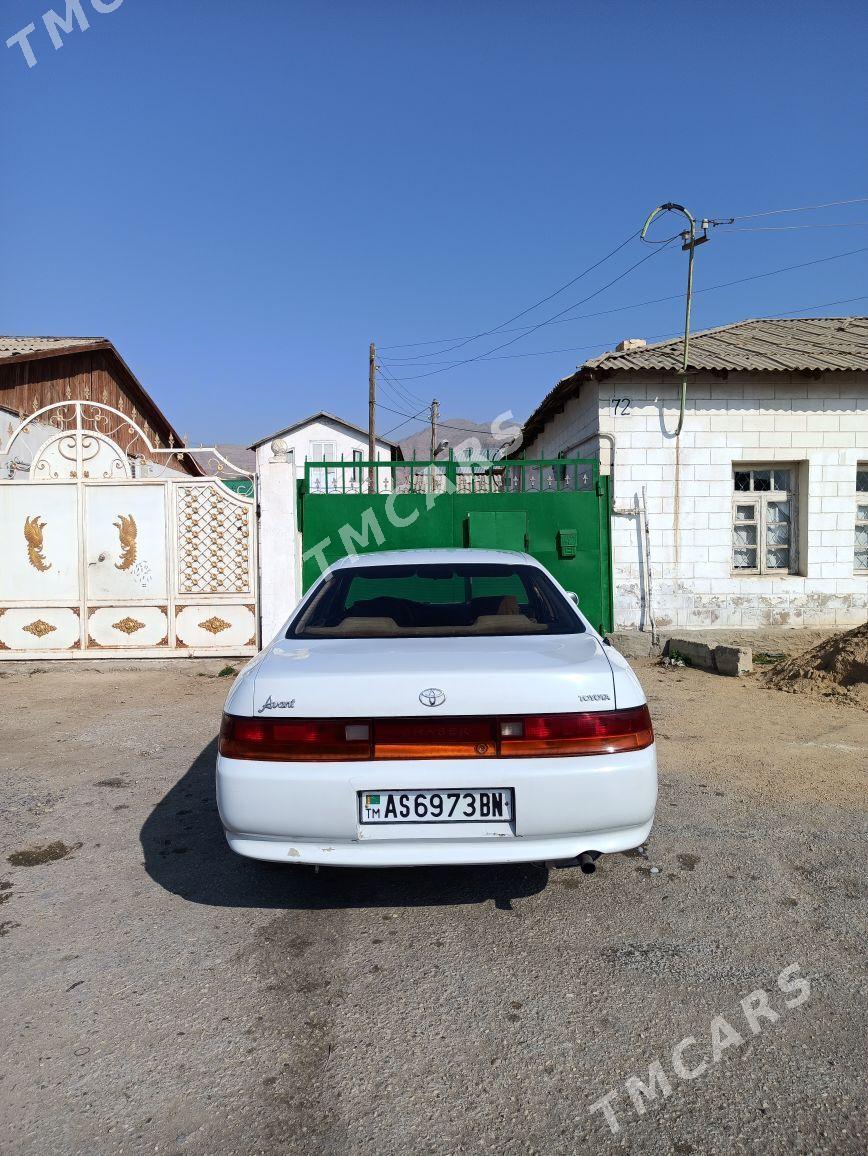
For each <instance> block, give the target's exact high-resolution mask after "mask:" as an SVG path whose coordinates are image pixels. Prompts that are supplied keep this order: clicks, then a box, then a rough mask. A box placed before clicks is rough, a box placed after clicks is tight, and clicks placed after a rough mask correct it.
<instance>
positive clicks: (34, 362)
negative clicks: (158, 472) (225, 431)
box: [0, 337, 203, 477]
mask: <svg viewBox="0 0 868 1156" xmlns="http://www.w3.org/2000/svg"><path fill="white" fill-rule="evenodd" d="M68 400H72V401H85V402H86V401H91V402H100V403H102V404H104V405H108V406H111V407H112V408H113V409H117V410H120V411H121V413H123V414H124V415H125V416H127V417H129V418H130V419H131V420H132V421H134V422H135V423H136V425H138V426H139V428H140V429H141V430H142V432H143V433H144V435H145V437H146V438H147V439H148V441H149V442H150V444H151V445H153V446H154V447H155V448H168V447H169V446H170V445H173V446H178V445H180V444H181V437H180V436H179V434H178V432H177V430H175V429H174V428H173V426H172V425H171V423H170V422H169V420H168V418H167V417H166V416H165V414H164V413H163V412H162V410H161V409H160V408H159V406H158V405H157V404H156V402H155V401H154V400H153V398H152V397H150V396H149V394H148V393H147V391H146V390H145V388H144V386H143V385H142V384H141V382H140V381H139V380H138V378H137V377H136V376H135V374H134V373H133V371H132V370H131V369H130V368H129V366H128V365H127V364H126V362H125V361H124V359H123V358H122V357H121V355H120V354H119V353H118V351H117V350H116V349H115V347H114V345H112V343H111V342H110V341H109V340H108V339H107V338H105V337H0V474H2V476H3V477H10V476H12V477H14V476H18V475H22V476H23V475H24V474H25V473H26V471H27V470H28V468H29V462H28V460H27V458H28V455H29V453H31V452H32V451H33V450H34V449H36V448H37V447H38V446H39V445H41V444H42V443H43V442H44V441H45V440H46V438H47V437H49V436H50V435H51V434H54V433H56V432H57V429H56V427H55V426H54V425H51V424H49V421H48V419H49V418H50V417H52V416H54V417H55V420H57V414H56V411H55V414H54V415H51V414H49V415H46V420H45V421H44V422H40V421H39V420H37V421H35V422H33V423H32V425H31V428H30V429H29V431H28V432H27V433H26V434H22V435H21V437H19V438H18V439H16V442H15V445H14V447H13V451H14V452H12V453H11V454H10V455H8V460H7V456H4V455H3V452H2V451H3V449H4V447H5V446H6V443H7V442H8V440H9V438H10V436H11V435H12V432H13V431H14V429H15V428H16V427H17V425H18V423H19V422H20V420H21V419H22V418H23V417H30V416H31V415H32V414H34V413H36V412H37V411H39V410H41V409H43V408H45V407H46V406H49V405H52V404H55V403H57V402H65V401H68ZM110 424H111V426H112V428H113V429H114V426H115V425H116V424H117V422H116V421H112V422H111V423H110ZM113 436H114V439H115V441H116V442H117V443H118V445H120V447H121V448H122V449H123V450H130V451H131V453H132V454H135V455H136V457H137V459H138V460H140V461H144V462H147V460H148V459H149V458H153V462H154V464H156V463H160V466H161V469H163V468H164V466H165V462H164V459H162V460H161V455H150V454H148V453H147V451H146V450H145V449H144V448H143V447H142V445H141V444H140V441H136V434H135V432H134V431H133V430H132V429H130V428H129V427H122V428H120V429H117V430H115V431H114V434H113ZM172 468H173V472H174V471H176V470H181V471H182V472H185V473H189V474H193V475H195V476H200V475H201V474H202V472H203V471H202V469H201V468H200V466H199V465H198V463H197V462H196V461H195V460H193V459H192V458H190V457H189V456H186V455H185V457H184V458H183V459H182V460H181V461H180V462H178V461H177V459H173V463H172ZM145 472H146V471H145Z"/></svg>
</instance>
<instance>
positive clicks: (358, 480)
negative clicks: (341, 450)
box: [353, 450, 364, 486]
mask: <svg viewBox="0 0 868 1156" xmlns="http://www.w3.org/2000/svg"><path fill="white" fill-rule="evenodd" d="M363 460H364V455H363V454H362V451H361V450H353V482H354V484H355V485H357V486H361V484H362V471H361V468H360V466H359V465H357V464H356V463H358V462H361V461H363Z"/></svg>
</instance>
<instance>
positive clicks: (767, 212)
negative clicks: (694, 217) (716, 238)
mask: <svg viewBox="0 0 868 1156" xmlns="http://www.w3.org/2000/svg"><path fill="white" fill-rule="evenodd" d="M866 202H868V197H850V198H848V199H847V200H845V201H824V202H823V204H821V205H796V206H794V207H793V208H788V209H762V210H761V211H760V212H758V213H741V214H740V215H739V216H737V217H727V218H726V220H728V221H749V220H752V219H753V218H754V217H776V216H779V215H780V214H781V213H809V212H813V211H814V210H815V209H833V208H837V207H838V206H839V205H863V204H865V203H866ZM709 220H711V218H709Z"/></svg>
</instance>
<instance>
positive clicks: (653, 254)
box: [396, 242, 671, 381]
mask: <svg viewBox="0 0 868 1156" xmlns="http://www.w3.org/2000/svg"><path fill="white" fill-rule="evenodd" d="M670 243H671V242H670ZM665 249H666V245H662V246H661V247H660V248H659V249H653V250H652V251H651V252H650V253H646V255H645V256H644V257H641V258H640V259H639V260H638V261H634V263H633V264H632V265H630V266H629V267H628V268H627V269H625V270H624V271H623V272H622V273H619V274H618V276H617V277H613V278H612V280H611V281H607V282H606V284H605V285H601V286H600V288H599V289H595V290H594V292H593V293H589V294H588V296H587V297H583V298H582V299H581V301H574V302H573V303H572V304H571V305H567V306H566V308H564V309H562V310H561V311H560V313H555V314H554V315H553V316H552V317H548V318H546V320H545V321H540V322H538V323H537V324H536V325H533V326H531V328H530V329H528V330H527V332H526V333H521V334H519V335H518V337H513V338H511V339H510V340H509V341H504V342H503V343H502V344H501V345H495V347H494V348H493V349H489V350H487V351H486V352H485V353H477V354H476V355H475V356H474V357H465V358H463V359H462V360H460V361H455V362H452V364H451V365H446V366H443V367H442V368H440V369H430V370H428V372H427V373H416V374H412V375H411V376H410V377H407V378H397V379H396V380H400V381H417V380H419V379H420V378H423V377H433V376H434V375H435V374H438V373H446V372H448V370H450V369H457V368H458V367H459V366H462V365H470V364H472V363H473V362H474V361H480V360H481V359H482V358H483V357H490V356H491V354H493V353H498V352H499V351H500V350H501V349H506V348H507V347H508V346H510V345H514V344H515V343H516V341H521V340H522V338H523V337H526V336H527V335H528V334H530V333H535V332H536V330H537V329H542V328H543V327H544V326H545V325H551V324H552V323H553V322H554V321H556V320H557V319H558V318H559V317H561V316H562V315H563V314H564V313H568V312H569V311H570V309H575V308H576V306H578V305H583V304H584V303H585V302H586V301H590V300H591V299H592V298H594V297H599V295H600V294H601V293H605V291H606V290H607V289H610V288H611V287H612V286H613V285H615V284H617V282H618V281H622V280H623V279H624V278H625V277H626V276H627V275H628V274H629V273H632V272H633V270H634V269H638V267H639V266H640V265H644V264H645V262H646V261H650V260H651V259H652V258H653V257H656V256H658V255H659V254H660V253H662V252H664V251H665Z"/></svg>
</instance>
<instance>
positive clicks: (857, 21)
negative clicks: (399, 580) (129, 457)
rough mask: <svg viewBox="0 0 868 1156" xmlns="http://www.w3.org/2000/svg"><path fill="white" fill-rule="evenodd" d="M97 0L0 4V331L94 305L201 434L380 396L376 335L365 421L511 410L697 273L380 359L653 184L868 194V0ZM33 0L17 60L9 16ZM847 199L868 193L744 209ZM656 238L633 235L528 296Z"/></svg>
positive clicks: (771, 305)
mask: <svg viewBox="0 0 868 1156" xmlns="http://www.w3.org/2000/svg"><path fill="white" fill-rule="evenodd" d="M82 4H83V7H84V10H85V12H86V13H87V14H88V18H89V21H90V28H89V29H88V30H87V31H85V32H82V31H81V30H79V29H77V28H76V29H75V30H74V31H73V32H72V33H71V34H69V35H65V34H64V36H63V47H62V48H61V49H60V50H55V49H54V48H53V47H52V44H51V41H50V39H49V37H48V35H47V33H46V31H45V28H44V26H43V23H42V14H43V12H44V11H46V10H47V9H48V8H49V7H50V6H52V4H51V3H50V0H4V2H3V4H2V7H0V33H2V37H0V100H2V105H0V107H2V112H0V117H2V121H0V131H2V144H3V149H2V155H3V157H4V162H5V163H4V166H3V170H4V173H3V180H2V182H0V209H2V218H3V246H2V266H0V269H2V272H0V317H2V321H0V330H2V331H3V332H5V333H38V334H99V335H106V336H108V337H110V338H111V339H112V340H113V341H114V342H115V343H116V345H117V346H118V348H119V349H120V351H121V353H122V354H123V356H124V357H125V358H126V359H127V361H128V362H129V363H130V365H131V366H132V367H133V369H134V370H135V371H136V372H137V374H138V375H139V377H140V378H141V380H142V381H143V383H144V384H145V385H146V387H147V388H148V389H149V390H150V391H151V392H152V393H153V395H154V396H155V398H156V399H157V401H158V402H159V403H160V404H161V405H162V406H163V408H164V409H165V410H166V412H167V414H168V415H169V417H170V418H171V419H172V420H173V421H174V423H175V424H176V425H177V426H178V427H179V428H181V429H183V430H185V431H188V432H189V433H190V435H191V437H192V438H193V440H194V441H200V440H204V441H206V442H208V441H211V440H220V441H250V440H253V439H254V438H256V437H259V436H264V435H265V434H267V433H269V432H270V431H271V430H273V429H276V428H278V427H280V426H283V425H286V424H288V423H289V422H291V421H294V420H296V419H298V418H299V417H301V416H303V415H305V414H306V413H308V412H310V411H313V410H317V409H320V408H323V409H329V410H333V411H335V412H338V413H340V414H342V415H344V416H346V417H347V418H349V419H350V420H354V421H357V422H361V423H364V422H365V421H366V405H367V351H368V342H369V341H371V340H375V341H376V342H377V343H378V346H379V347H380V348H381V352H382V357H383V359H384V365H385V366H386V367H387V369H388V372H389V373H390V374H392V375H393V376H396V377H398V378H399V379H401V380H402V383H403V390H404V391H406V392H402V390H401V389H399V387H397V386H394V385H391V386H389V385H387V386H386V387H384V389H383V391H382V395H381V396H382V401H383V404H384V406H388V407H389V408H388V409H386V408H384V409H383V410H382V412H381V413H380V416H379V428H380V430H383V431H385V430H387V429H388V428H390V427H391V426H393V425H395V424H396V423H398V422H400V421H401V417H400V416H398V415H397V414H394V413H392V412H389V411H390V410H400V411H402V412H403V413H412V412H416V409H420V408H421V407H422V405H423V404H425V403H426V402H427V401H429V400H430V399H431V398H432V397H435V396H436V397H437V398H438V399H439V400H440V404H441V413H442V414H443V415H444V416H447V417H448V416H449V415H452V416H458V415H460V416H463V417H467V418H473V419H476V420H487V419H489V418H491V417H493V416H494V415H495V414H497V413H499V412H501V411H504V410H507V409H511V410H512V411H513V412H514V413H515V414H516V415H518V416H519V417H522V416H525V415H526V414H527V413H528V412H529V411H530V410H531V409H532V408H533V407H534V406H535V405H536V403H537V402H538V401H539V400H540V399H541V397H542V396H543V395H544V394H545V393H546V392H547V391H548V390H549V389H550V388H551V386H552V385H553V384H554V382H555V381H557V380H558V379H559V378H560V377H563V376H565V375H566V374H568V373H569V372H571V370H572V369H573V368H574V366H575V365H576V364H577V363H579V362H581V361H583V360H584V359H585V358H587V357H589V356H593V355H594V354H596V353H599V352H601V351H602V350H603V349H605V348H608V347H611V345H612V343H613V342H614V341H617V340H619V339H620V338H621V337H626V336H638V337H646V338H650V337H655V336H658V335H664V334H670V333H674V332H675V331H677V330H678V329H679V327H680V324H681V312H682V305H681V302H679V301H677V300H673V301H669V302H661V303H658V304H655V305H650V306H645V307H643V308H639V309H631V310H623V311H619V312H614V313H611V314H605V315H602V316H598V317H590V318H585V319H583V320H577V321H571V322H569V323H567V324H558V325H549V326H544V327H543V328H541V329H539V331H538V332H536V333H531V334H529V335H527V336H525V337H523V338H522V339H521V340H519V341H517V342H515V343H514V344H512V345H510V346H509V347H508V348H506V349H503V350H502V351H501V352H502V355H501V357H499V358H497V359H492V360H480V361H475V362H473V363H471V364H468V365H464V366H459V367H456V368H454V369H451V370H447V371H445V372H439V371H440V370H441V369H443V367H442V366H441V365H433V364H432V365H427V364H426V365H424V366H423V365H419V364H413V363H400V362H398V361H397V360H395V359H397V358H400V357H408V356H413V355H417V354H420V353H424V354H425V355H426V356H425V357H424V358H420V359H419V360H420V361H421V360H425V361H426V362H437V361H446V362H449V361H450V360H457V359H459V358H463V357H466V356H474V355H476V354H478V353H485V352H486V351H487V350H490V349H492V348H493V347H494V346H495V345H498V344H501V343H502V342H504V341H507V340H510V339H511V338H512V337H513V336H516V334H515V333H512V332H509V333H506V334H501V333H497V334H494V335H491V336H489V337H487V338H485V339H481V340H479V341H476V342H473V343H471V344H469V345H468V346H466V347H464V348H463V349H462V350H460V351H455V352H453V353H451V354H449V353H446V354H443V355H442V357H440V358H438V357H437V356H436V354H437V352H438V350H439V349H440V348H442V347H438V345H436V344H433V345H430V346H417V347H408V348H394V346H396V345H398V344H402V343H406V342H416V341H422V340H428V339H438V338H441V337H446V338H453V337H464V336H466V335H469V334H474V333H478V332H479V331H481V330H487V329H490V328H492V327H493V326H496V325H498V324H499V323H501V322H503V321H504V320H506V319H507V318H510V317H512V316H513V315H514V314H516V313H518V312H519V311H520V310H522V309H524V308H525V307H526V306H528V305H530V304H532V303H533V302H535V301H537V300H538V299H539V298H542V297H544V296H546V295H547V294H548V293H550V292H551V291H552V290H554V289H555V288H557V287H558V286H559V285H561V284H563V283H564V282H566V281H567V280H569V279H570V278H571V277H573V276H575V275H576V274H577V273H579V272H580V271H581V270H582V269H583V268H585V267H586V266H588V265H589V264H591V263H592V262H593V261H595V260H597V259H598V258H600V257H602V256H603V255H604V254H606V253H607V252H608V251H610V250H611V249H613V248H614V247H615V245H617V244H618V243H619V242H621V241H623V240H624V239H625V238H627V237H628V236H630V234H631V233H632V232H634V231H635V230H637V229H638V228H639V227H640V225H641V223H642V221H643V219H644V217H645V215H646V214H647V213H648V211H649V210H650V209H652V208H653V207H654V206H655V205H656V204H658V203H660V202H661V201H668V200H675V201H682V202H683V203H684V204H686V205H687V206H689V207H690V208H691V209H692V210H693V211H694V212H695V213H696V215H697V216H700V217H701V216H718V217H720V216H724V217H725V216H731V215H740V214H746V213H751V212H754V211H757V210H763V209H773V208H783V207H788V206H799V205H811V204H816V203H819V202H826V201H836V200H843V199H848V198H854V197H858V196H866V195H868V150H866V148H865V140H866V117H865V108H866V96H868V91H866V89H868V73H866V69H865V67H864V46H865V43H866V38H868V8H866V7H865V5H864V4H863V3H860V2H856V0H854V2H852V3H850V2H841V0H831V2H829V3H826V4H823V5H819V4H815V3H803V2H795V3H762V4H756V3H751V4H744V3H740V2H739V0H734V2H731V3H728V4H726V5H721V4H719V3H716V4H704V3H684V4H679V3H672V2H670V3H666V2H661V3H638V2H635V3H633V2H631V3H625V2H623V0H615V2H612V3H606V4H602V3H593V4H591V3H582V2H578V3H577V2H573V3H561V2H546V3H530V2H529V0H525V2H522V3H518V2H514V0H504V2H499V3H497V2H494V0H485V2H483V0H470V2H464V3H455V2H452V0H444V2H440V3H421V2H414V0H403V2H397V0H395V2H389V0H366V2H365V3H358V2H356V3H344V2H331V3H327V2H326V3H324V2H304V3H297V2H293V0H245V2H243V3H242V2H241V0H233V2H229V0H124V2H123V3H122V4H120V5H119V6H118V7H117V9H116V10H115V11H114V12H110V13H104V14H97V13H96V12H94V10H93V7H92V2H91V0H82ZM65 6H66V0H53V7H54V8H55V9H58V10H59V11H61V12H63V11H64V10H65ZM31 21H32V22H34V23H35V24H36V25H37V28H36V32H35V33H34V34H33V35H32V37H31V41H30V42H31V46H32V49H33V51H34V53H35V55H36V58H37V63H36V66H35V67H33V68H29V69H28V67H27V65H26V63H25V61H24V57H23V54H22V52H21V50H20V48H19V47H18V46H13V48H11V49H6V48H4V47H3V42H5V40H6V39H7V38H8V37H10V36H13V35H14V34H15V33H16V32H18V30H19V29H21V28H22V27H24V26H25V25H27V24H28V23H30V22H31ZM860 221H868V204H856V205H850V206H842V207H839V208H830V209H826V210H822V211H818V212H813V213H804V214H792V215H783V216H777V217H771V218H757V219H752V220H746V221H744V222H742V224H743V226H745V227H747V226H754V227H756V226H759V225H766V226H768V225H776V226H782V225H792V224H809V223H811V224H813V223H820V222H824V223H830V224H838V223H841V222H854V223H855V222H860ZM664 227H666V228H668V223H667V224H666V225H665V226H664ZM672 231H674V230H672ZM860 246H868V228H864V227H860V226H857V225H854V227H849V228H816V229H813V228H812V229H799V230H787V231H780V232H777V231H775V232H739V233H735V232H733V233H730V234H729V235H726V236H725V235H724V233H723V230H722V229H720V230H718V231H717V232H716V233H715V235H714V237H713V240H712V242H711V243H709V244H708V245H705V246H703V247H702V248H701V249H699V250H698V251H697V280H696V284H697V289H700V290H702V289H704V288H706V287H708V286H711V285H715V284H717V283H719V282H724V281H730V280H734V279H736V278H740V277H746V276H750V275H752V274H755V273H760V272H765V271H767V270H773V269H778V268H780V267H782V266H789V265H795V264H799V263H802V262H808V261H811V260H814V259H815V258H819V257H826V256H830V255H833V254H839V253H844V252H848V251H850V250H854V249H857V248H859V247H860ZM650 252H651V250H650V249H646V248H644V247H642V246H640V244H639V242H638V241H633V242H631V243H630V244H629V245H628V246H627V247H626V248H624V249H623V250H622V251H621V252H620V253H619V254H617V256H616V257H614V258H613V259H612V260H611V261H610V262H607V263H606V264H605V265H603V266H602V267H601V268H600V269H598V270H597V271H595V272H594V273H592V274H591V275H589V276H588V277H587V278H585V279H583V280H581V281H579V282H578V283H577V284H576V285H574V286H573V287H572V288H571V289H570V290H568V291H567V292H566V293H564V294H562V295H560V296H558V297H556V298H555V299H554V300H552V301H551V302H549V303H548V304H547V305H545V306H543V307H542V308H540V309H539V310H536V311H534V312H533V313H531V314H529V315H528V316H527V318H523V319H522V322H521V323H523V324H528V323H534V322H536V321H538V320H540V321H541V320H544V319H545V318H547V317H549V316H551V315H552V314H554V313H556V312H558V311H559V310H561V309H564V308H565V307H566V306H568V305H569V304H570V303H571V302H574V301H579V300H580V299H581V298H583V297H585V296H587V295H588V294H590V293H592V292H593V291H594V290H596V289H598V288H599V287H600V286H602V285H604V284H605V283H606V281H608V280H610V279H611V278H613V277H615V276H617V275H618V274H619V273H621V272H622V271H624V270H625V269H627V267H628V266H629V265H631V264H633V263H634V262H635V261H637V260H639V258H641V257H644V256H646V255H647V254H648V253H650ZM866 258H868V253H866V252H863V253H860V254H856V255H853V256H849V257H846V258H841V259H839V260H833V261H828V262H825V263H823V264H817V265H812V266H809V267H807V268H804V269H800V270H794V271H792V272H789V273H786V274H781V275H776V276H773V277H768V278H763V279H760V280H755V281H749V282H747V283H745V284H743V285H740V286H735V287H731V288H728V289H723V290H719V291H718V290H715V291H712V292H707V293H699V294H698V295H697V298H696V311H695V320H696V324H697V325H698V326H709V325H717V324H723V323H726V322H728V321H732V320H737V319H740V318H742V317H746V316H757V315H768V314H776V313H779V312H782V311H790V310H794V309H801V308H803V307H805V306H814V305H818V306H824V305H825V303H826V302H831V301H836V300H838V299H841V298H851V297H856V296H858V295H861V294H868V278H866V270H868V260H866ZM685 260H686V258H685V255H684V254H683V253H682V252H681V251H680V249H679V248H678V246H677V245H672V246H670V247H669V248H668V249H667V250H665V251H663V252H660V253H658V254H655V256H654V257H653V258H652V259H650V260H648V261H647V262H646V263H645V264H644V265H642V266H641V267H640V268H638V269H636V270H635V271H634V272H632V273H630V274H629V275H627V276H626V277H624V278H623V279H622V280H620V281H618V282H617V284H615V285H613V286H612V287H611V288H610V289H608V290H606V291H605V292H603V293H601V294H600V295H599V296H596V297H594V299H593V300H592V301H589V302H588V303H587V304H586V305H584V306H580V307H578V308H577V309H576V310H574V312H577V313H587V312H596V311H602V310H610V309H620V307H622V306H624V305H628V304H631V303H635V302H641V301H645V300H647V299H649V298H656V297H662V296H666V295H669V294H676V293H679V292H681V291H682V289H683V283H684V273H685ZM806 312H809V313H815V314H818V315H819V314H823V313H831V314H838V313H863V314H864V313H866V312H868V299H865V300H861V301H855V302H852V303H848V304H843V305H839V306H835V307H833V308H818V309H807V310H806ZM445 344H446V345H451V344H454V342H453V341H448V342H446V343H445ZM387 347H392V348H387ZM545 350H558V351H559V352H556V353H548V354H546V355H544V356H528V357H513V356H509V357H507V356H505V355H507V354H509V355H512V354H519V353H521V354H524V353H534V354H535V353H537V352H539V351H545ZM386 359H393V360H391V361H388V360H386ZM431 370H437V371H438V372H436V373H433V374H432V375H431V376H427V377H420V376H417V375H420V374H423V373H428V372H430V371H431ZM410 395H412V396H414V397H416V398H418V402H416V401H413V402H412V403H411V400H410ZM411 404H412V405H413V406H415V408H414V409H411V408H410V406H411ZM416 428H418V425H412V424H408V425H405V426H403V428H402V430H400V431H398V434H397V436H400V435H401V434H402V433H404V432H410V431H412V430H414V429H416Z"/></svg>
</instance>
